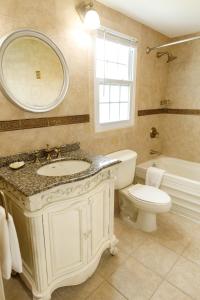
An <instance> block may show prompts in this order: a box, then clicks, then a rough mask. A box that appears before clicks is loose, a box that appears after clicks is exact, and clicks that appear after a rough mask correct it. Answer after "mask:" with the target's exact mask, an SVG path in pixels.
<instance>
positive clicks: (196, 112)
mask: <svg viewBox="0 0 200 300" xmlns="http://www.w3.org/2000/svg"><path fill="white" fill-rule="evenodd" d="M157 114H176V115H200V109H181V108H157V109H144V110H138V116H149V115H157Z"/></svg>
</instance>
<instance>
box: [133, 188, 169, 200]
mask: <svg viewBox="0 0 200 300" xmlns="http://www.w3.org/2000/svg"><path fill="white" fill-rule="evenodd" d="M128 193H129V195H131V196H133V197H135V198H137V199H138V200H140V201H145V202H151V203H155V204H167V203H169V202H170V201H171V199H170V197H169V195H168V194H167V193H165V192H164V191H161V190H159V189H158V188H155V187H153V186H150V185H142V184H136V185H134V186H132V187H131V188H129V189H128Z"/></svg>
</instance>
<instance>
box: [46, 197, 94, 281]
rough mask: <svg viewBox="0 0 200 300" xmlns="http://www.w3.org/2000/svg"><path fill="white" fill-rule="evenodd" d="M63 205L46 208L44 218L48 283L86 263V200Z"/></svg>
mask: <svg viewBox="0 0 200 300" xmlns="http://www.w3.org/2000/svg"><path fill="white" fill-rule="evenodd" d="M68 202H69V200H68ZM66 203H67V201H65V204H64V205H61V204H60V203H59V204H57V205H55V206H54V207H52V208H51V209H48V211H47V212H46V213H45V216H44V236H45V247H46V256H47V272H48V281H49V282H51V281H52V280H55V279H57V278H61V277H62V276H66V274H70V273H72V272H74V271H76V270H78V269H80V268H82V267H83V266H84V265H86V264H87V205H88V204H87V199H86V201H84V200H83V199H82V200H81V202H78V203H77V202H76V204H70V205H69V204H68V205H66Z"/></svg>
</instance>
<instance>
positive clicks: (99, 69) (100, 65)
mask: <svg viewBox="0 0 200 300" xmlns="http://www.w3.org/2000/svg"><path fill="white" fill-rule="evenodd" d="M96 77H97V78H104V62H103V61H99V60H97V63H96Z"/></svg>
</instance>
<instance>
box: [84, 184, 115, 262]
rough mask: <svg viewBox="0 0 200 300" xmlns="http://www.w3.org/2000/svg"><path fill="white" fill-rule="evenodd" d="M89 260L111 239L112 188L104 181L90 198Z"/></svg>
mask: <svg viewBox="0 0 200 300" xmlns="http://www.w3.org/2000/svg"><path fill="white" fill-rule="evenodd" d="M88 211H89V212H88V216H89V217H88V221H89V224H88V227H89V240H88V241H89V248H88V254H89V259H90V258H92V257H94V256H95V255H96V254H97V253H98V251H100V250H101V248H102V247H103V245H104V243H106V242H107V241H108V238H109V223H110V222H109V218H110V186H109V181H104V182H103V183H102V184H100V185H99V187H98V188H97V189H96V190H95V192H94V193H93V194H92V195H91V196H90V197H89V207H88Z"/></svg>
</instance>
